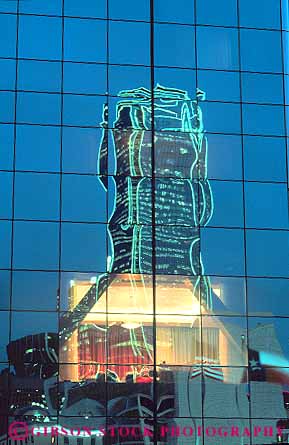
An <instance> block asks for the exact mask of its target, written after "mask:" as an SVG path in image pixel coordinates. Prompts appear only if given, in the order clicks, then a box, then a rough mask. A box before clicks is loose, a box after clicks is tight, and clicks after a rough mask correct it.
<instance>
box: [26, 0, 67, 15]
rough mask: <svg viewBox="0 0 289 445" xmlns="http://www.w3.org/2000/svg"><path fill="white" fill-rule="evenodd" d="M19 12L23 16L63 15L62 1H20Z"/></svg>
mask: <svg viewBox="0 0 289 445" xmlns="http://www.w3.org/2000/svg"><path fill="white" fill-rule="evenodd" d="M69 1H71V0H69ZM19 11H20V13H23V14H38V15H61V14H62V0H49V1H48V2H43V1H39V0H29V1H20V2H19Z"/></svg>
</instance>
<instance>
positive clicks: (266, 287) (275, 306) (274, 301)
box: [247, 278, 289, 317]
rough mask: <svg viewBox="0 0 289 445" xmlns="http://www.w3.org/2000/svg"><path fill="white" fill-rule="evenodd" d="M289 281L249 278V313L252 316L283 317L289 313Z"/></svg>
mask: <svg viewBox="0 0 289 445" xmlns="http://www.w3.org/2000/svg"><path fill="white" fill-rule="evenodd" d="M288 294H289V280H284V279H283V280H282V279H278V278H274V279H270V278H248V279H247V295H248V312H249V314H250V315H281V316H285V317H288V313H289V299H288Z"/></svg>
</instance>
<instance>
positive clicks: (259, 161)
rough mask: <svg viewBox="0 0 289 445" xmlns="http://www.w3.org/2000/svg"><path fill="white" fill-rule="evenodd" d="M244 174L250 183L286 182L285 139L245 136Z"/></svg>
mask: <svg viewBox="0 0 289 445" xmlns="http://www.w3.org/2000/svg"><path fill="white" fill-rule="evenodd" d="M244 174H245V179H247V180H249V181H283V182H285V181H286V180H287V178H286V144H285V139H282V138H265V137H258V136H245V137H244Z"/></svg>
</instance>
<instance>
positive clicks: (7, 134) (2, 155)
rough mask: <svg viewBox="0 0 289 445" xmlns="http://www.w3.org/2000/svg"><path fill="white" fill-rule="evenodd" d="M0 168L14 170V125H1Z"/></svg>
mask: <svg viewBox="0 0 289 445" xmlns="http://www.w3.org/2000/svg"><path fill="white" fill-rule="evenodd" d="M0 146H1V150H0V169H3V170H12V169H13V159H14V128H13V125H9V124H2V125H0Z"/></svg>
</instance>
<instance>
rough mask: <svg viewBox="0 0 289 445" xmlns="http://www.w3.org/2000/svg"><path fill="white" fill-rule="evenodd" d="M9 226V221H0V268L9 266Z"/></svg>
mask: <svg viewBox="0 0 289 445" xmlns="http://www.w3.org/2000/svg"><path fill="white" fill-rule="evenodd" d="M11 228H12V224H11V222H10V221H0V245H1V250H0V268H2V269H8V268H10V267H11Z"/></svg>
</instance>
